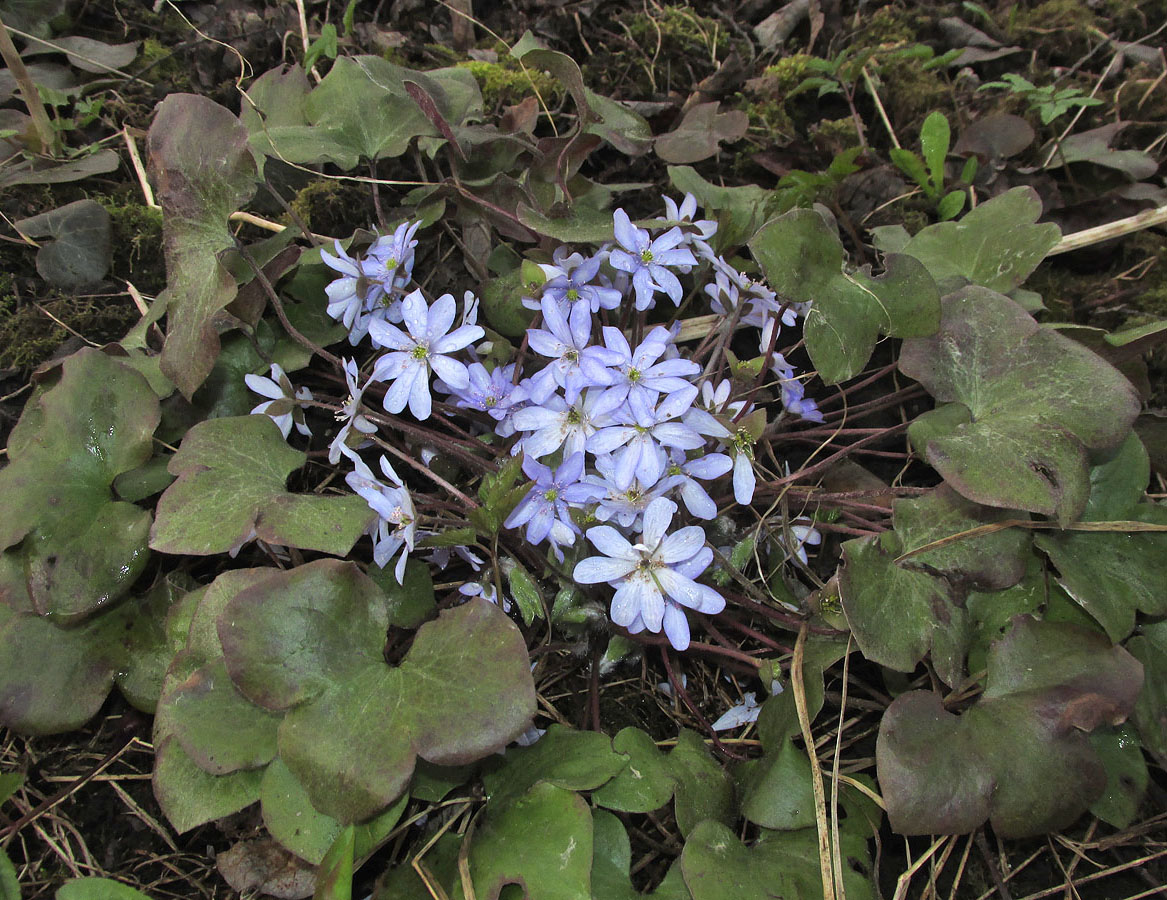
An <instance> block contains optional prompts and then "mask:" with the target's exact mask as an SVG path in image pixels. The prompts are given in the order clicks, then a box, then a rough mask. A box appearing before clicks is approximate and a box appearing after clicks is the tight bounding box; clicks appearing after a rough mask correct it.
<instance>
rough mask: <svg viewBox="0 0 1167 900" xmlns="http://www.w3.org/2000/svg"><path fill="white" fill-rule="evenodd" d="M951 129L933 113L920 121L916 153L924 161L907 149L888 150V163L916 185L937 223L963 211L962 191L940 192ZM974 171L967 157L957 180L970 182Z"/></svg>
mask: <svg viewBox="0 0 1167 900" xmlns="http://www.w3.org/2000/svg"><path fill="white" fill-rule="evenodd" d="M951 137H952V135H951V130H950V129H949V127H948V119H947V118H945V116H944V113H941V112H933V113H931V114H929V116H928V118H926V119H925V120H924V125H923V126H922V127H921V128H920V150H921V152H923V154H924V158H923V159H920V157H919V156H917V155H916V154H915V153H913V152H912V151H911V150H905V149H904V148H903V147H896V148H894V149H893V150H892V151H891V161H892V162H893V163H895V165H896V168H898V169H899V170H900V171H901V172H903V173H904V174H905V175H907V176H908V177H909V178H911V179H912V180H913V181H915V182H916V184H918V185H919V186H920V189H921V190H922V191H923V192H924V194H925V196H927V197H928V199H929V200H931V201H932V202H933V203H935V204H936V212H937V213H938V215H939V216H940V220H941V221H947V220H949V219H953V218H956V216H958V215H960V211H961V210H962V209H964V202H965V192H964V190H963V189H962V188H957V189H956V190H952V191H948V192H947V193H945V191H944V160H945V159H946V158H947V156H948V147H949V142H950V140H951ZM976 171H977V161H976V159H975V158H970V159H969V161H968V162H967V163H965V165H964V170H963V171H962V172H961V173H960V180H961V182H962V183H964V184H968V183H969V182H971V181H972V178H973V176H974V175H975V174H976Z"/></svg>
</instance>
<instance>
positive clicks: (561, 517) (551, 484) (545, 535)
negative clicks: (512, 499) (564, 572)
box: [503, 453, 599, 562]
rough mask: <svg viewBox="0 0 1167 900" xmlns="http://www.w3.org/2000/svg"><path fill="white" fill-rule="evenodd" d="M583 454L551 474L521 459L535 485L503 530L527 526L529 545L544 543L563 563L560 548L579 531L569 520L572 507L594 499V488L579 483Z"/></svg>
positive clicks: (566, 462)
mask: <svg viewBox="0 0 1167 900" xmlns="http://www.w3.org/2000/svg"><path fill="white" fill-rule="evenodd" d="M583 470H584V455H583V454H582V453H575V454H572V455H571V456H569V457H568V458H567V459H565V460H564V461H563V463H562V464H561V465H560V466H559V468H557V469H555V470H554V471H552V470H551V469H550V468H549V467H548V466H545V465H543V464H542V463H540V462H538V461H537V460H535V459H533V458H531V457H529V456H528V457H525V458H524V459H523V472H524V473H525V474H526V476H527V477H528V478H530V479H531V480H532V481H534V482H535V483H534V484H533V485H532V486H531V490H530V491H528V493H527V496H526V497H524V498H523V499H522V500H521V501H519V505H518V506H516V507H515V508H514V511H512V512H511V514H510V515H509V516H507V519H506V521H505V522H504V523H503V525H504V526H505V527H506V528H519V527H521V526H523V525H526V526H527V532H526V537H527V540H528V541H530V542H531V543H532V544H540V543H542V542H543V541H547V542H548V543H549V544H550V545H551V549H552V551H553V552H554V553H555V555H556V557H557V558H558V559H559V560H560V562H562V561H563V551H562V550H561V549H560V547H561V546H564V545H570V544H572V543H574V542H575V536H576V535H577V534H579V528H578V527H577V526H576V524H575V523H574V522H573V521H572V520H571V508H572V507H578V506H582V505H583V504H584V503H588V502H590V501H592V500H594V499H596V498H597V496H598V494H599V491H598V490H597V488H596V487H595V486H594V485H591V484H588V483H586V482H581V481H580V477H581V476H582V475H583Z"/></svg>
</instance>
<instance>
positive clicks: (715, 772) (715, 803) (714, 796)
mask: <svg viewBox="0 0 1167 900" xmlns="http://www.w3.org/2000/svg"><path fill="white" fill-rule="evenodd" d="M669 769H670V770H671V771H672V773H673V777H674V778H676V780H677V787H676V796H675V798H674V805H673V808H674V811H675V812H676V815H677V827H678V828H679V829H680V830H681V834H682V835H688V834H689V833H690V832H691V831H692V830H693V829H694V828H696V827H697V826H698V823H700V822H703V821H704V820H706V819H712V820H715V821H717V822H721V823H723V824H726V825H728V824H730V823H732V822H733V820H734V818H735V817H736V813H735V810H734V802H733V783H732V782H731V781H730V778H729V775H728V774H727V773H726V771H725V769H723V768H722V767H721V766H720V765H718V763H717V761H716V760H715V759H714V758H713V754H712V753H710V752H709V748H708V747H706V746H705V742H704V741H703V740H701V738H700V737H699V736H698V735H697V733H696V732H694V731H689V730H687V729H681V732H680V734H678V735H677V746H675V747H674V748H673V751H672V752H671V753H670V754H669Z"/></svg>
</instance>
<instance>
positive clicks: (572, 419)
mask: <svg viewBox="0 0 1167 900" xmlns="http://www.w3.org/2000/svg"><path fill="white" fill-rule="evenodd" d="M582 421H583V416H582V415H580V411H579V410H578V409H576V408H575V407H574V406H573V407H572V408H571V409H569V410H568V411H567V424H568V425H578V424H580V423H581V422H582Z"/></svg>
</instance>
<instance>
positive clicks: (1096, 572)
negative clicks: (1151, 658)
mask: <svg viewBox="0 0 1167 900" xmlns="http://www.w3.org/2000/svg"><path fill="white" fill-rule="evenodd" d="M1123 518H1124V519H1129V520H1133V521H1136V522H1148V523H1151V524H1153V525H1159V526H1167V507H1162V506H1159V505H1157V504H1151V503H1141V504H1139V505H1138V506H1135V507H1133V508H1132V509H1129V510H1128V511H1127V512H1126V514H1125V515H1124V516H1123ZM1034 542H1035V543H1036V544H1037V547H1038V549H1040V550H1042V551H1044V552H1045V553H1046V554H1047V555H1048V556H1049V558H1050V562H1052V563H1053V564H1054V566H1056V567H1057V570H1058V583H1059V584H1060V585H1061V586H1062V588H1063V589H1064V590H1065V591H1066V593H1067V594H1069V595H1070V596H1071V597H1073V598H1074V601H1075V602H1076V603H1078V604H1079V605H1080V606H1081V607H1082V608H1083V609H1084V610H1086V612H1088V613H1090V615H1091V616H1093V617H1094V618H1095V620H1097V622H1098V624H1100V625H1101V626H1102V627H1103V628H1105V629H1106V633H1107V634H1108V635H1110V638H1111V640H1113V641H1121V640H1122V639H1123V638H1125V637H1126V636H1127V635H1129V634H1130V633H1131V631H1132V630H1134V627H1135V615H1136V613H1138V612H1140V611H1142V612H1144V613H1147V614H1149V615H1152V616H1162V615H1164V614H1167V592H1164V589H1163V587H1164V585H1167V532H1137V531H1136V532H1129V533H1125V532H1122V531H1114V532H1096V531H1095V532H1084V531H1072V532H1064V533H1061V534H1058V533H1053V532H1050V533H1048V534H1039V535H1037V536H1036V537H1035V538H1034Z"/></svg>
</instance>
